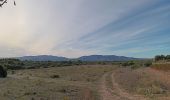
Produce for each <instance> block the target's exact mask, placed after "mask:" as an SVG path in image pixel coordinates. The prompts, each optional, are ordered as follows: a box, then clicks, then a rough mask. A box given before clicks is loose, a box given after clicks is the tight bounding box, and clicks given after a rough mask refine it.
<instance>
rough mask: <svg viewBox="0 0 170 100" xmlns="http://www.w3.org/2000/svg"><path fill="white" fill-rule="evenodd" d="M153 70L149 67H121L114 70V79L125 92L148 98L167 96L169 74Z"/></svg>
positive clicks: (169, 81) (169, 80) (169, 88)
mask: <svg viewBox="0 0 170 100" xmlns="http://www.w3.org/2000/svg"><path fill="white" fill-rule="evenodd" d="M167 73H169V72H167ZM167 73H166V74H165V73H163V72H160V71H156V70H153V69H151V68H140V69H137V70H131V69H130V68H123V69H119V70H117V71H116V76H115V78H116V81H117V82H118V83H119V85H120V86H121V87H122V88H123V89H125V90H126V91H127V92H129V93H132V94H140V95H145V96H146V97H149V98H150V99H154V100H155V98H157V99H156V100H162V99H161V98H162V97H167V96H170V95H169V91H170V79H169V78H168V77H169V74H167Z"/></svg>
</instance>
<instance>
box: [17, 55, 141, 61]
mask: <svg viewBox="0 0 170 100" xmlns="http://www.w3.org/2000/svg"><path fill="white" fill-rule="evenodd" d="M18 59H20V60H30V61H68V60H73V59H72V58H66V57H58V56H51V55H39V56H23V57H18ZM75 59H76V60H81V61H129V60H138V58H132V57H125V56H115V55H90V56H82V57H79V58H75Z"/></svg>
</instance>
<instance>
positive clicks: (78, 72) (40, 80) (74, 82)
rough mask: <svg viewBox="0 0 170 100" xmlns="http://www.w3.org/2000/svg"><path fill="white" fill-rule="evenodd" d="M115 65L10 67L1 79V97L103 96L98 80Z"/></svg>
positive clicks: (66, 99)
mask: <svg viewBox="0 0 170 100" xmlns="http://www.w3.org/2000/svg"><path fill="white" fill-rule="evenodd" d="M114 68H115V66H111V65H86V66H85V65H84V66H70V67H56V68H41V69H29V70H18V71H15V72H14V71H10V72H9V76H8V78H6V79H0V88H1V91H0V100H99V94H98V92H97V88H98V87H97V83H98V80H99V79H100V78H101V76H103V74H104V73H107V72H109V71H112V70H113V69H114Z"/></svg>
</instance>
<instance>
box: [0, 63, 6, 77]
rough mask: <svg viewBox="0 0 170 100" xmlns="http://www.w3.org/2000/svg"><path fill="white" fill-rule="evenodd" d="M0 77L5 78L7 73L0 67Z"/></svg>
mask: <svg viewBox="0 0 170 100" xmlns="http://www.w3.org/2000/svg"><path fill="white" fill-rule="evenodd" d="M0 77H1V78H5V77H7V71H6V70H5V69H4V68H3V67H2V66H1V65H0Z"/></svg>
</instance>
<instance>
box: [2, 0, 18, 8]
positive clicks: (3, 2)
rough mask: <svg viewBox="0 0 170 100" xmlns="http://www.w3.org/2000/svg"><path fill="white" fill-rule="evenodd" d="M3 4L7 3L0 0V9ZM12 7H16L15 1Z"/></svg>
mask: <svg viewBox="0 0 170 100" xmlns="http://www.w3.org/2000/svg"><path fill="white" fill-rule="evenodd" d="M5 3H7V0H0V7H2V6H3V5H4V4H5ZM14 5H15V6H16V3H15V1H14Z"/></svg>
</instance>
